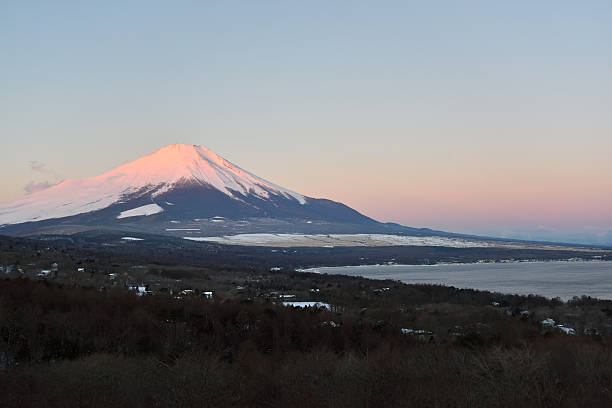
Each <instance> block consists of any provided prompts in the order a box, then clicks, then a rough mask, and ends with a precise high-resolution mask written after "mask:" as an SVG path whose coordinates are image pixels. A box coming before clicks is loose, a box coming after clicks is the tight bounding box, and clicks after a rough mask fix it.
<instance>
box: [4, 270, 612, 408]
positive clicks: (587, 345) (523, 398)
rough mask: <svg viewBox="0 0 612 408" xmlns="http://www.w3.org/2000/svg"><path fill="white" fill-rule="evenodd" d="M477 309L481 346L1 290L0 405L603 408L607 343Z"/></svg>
mask: <svg viewBox="0 0 612 408" xmlns="http://www.w3.org/2000/svg"><path fill="white" fill-rule="evenodd" d="M423 289H424V293H428V292H431V293H432V296H437V297H439V298H440V299H442V298H443V297H444V296H442V295H441V293H442V292H445V293H447V294H448V299H451V298H452V296H456V295H453V293H456V291H453V290H452V289H449V288H440V293H439V294H437V295H433V293H434V292H436V288H435V287H423ZM489 296H490V294H489ZM475 298H478V296H475ZM448 299H447V301H448ZM461 299H462V300H461V301H462V302H467V300H466V299H467V297H466V298H463V297H462V298H461ZM509 300H510V299H509ZM422 301H423V302H428V301H430V299H423V300H422ZM576 302H577V303H579V302H581V301H579V300H577V301H576ZM582 302H586V303H589V302H595V303H596V301H591V300H588V299H585V300H582ZM449 307H453V305H452V304H450V306H449ZM471 307H473V308H474V309H469V310H472V313H478V317H477V321H478V322H479V324H480V325H486V326H487V327H488V328H489V329H488V331H487V334H486V335H483V334H482V332H481V331H479V330H478V329H474V330H471V331H470V330H468V331H466V332H464V333H462V335H461V336H459V337H456V338H451V337H448V338H447V339H445V340H443V341H435V342H427V341H425V342H423V339H420V338H418V337H414V336H408V335H405V334H402V333H401V331H400V327H401V326H402V324H403V321H402V320H401V319H399V318H398V319H399V320H397V319H396V320H397V322H402V323H394V321H396V320H394V318H393V316H391V314H389V316H388V317H389V318H387V319H386V320H381V319H380V317H381V316H383V315H384V313H385V312H384V311H380V315H377V314H373V315H371V316H370V315H369V314H368V313H358V312H356V313H348V312H343V313H340V312H337V311H334V312H332V311H326V310H320V309H317V310H313V309H293V308H286V307H281V306H277V305H274V304H272V303H269V302H265V301H253V300H248V299H245V300H223V301H220V300H217V301H206V300H203V299H200V298H185V299H175V298H173V297H171V296H164V295H156V296H143V297H137V296H135V295H134V294H133V293H129V292H125V291H121V290H114V289H110V290H103V291H99V290H96V289H89V288H81V287H75V286H67V285H59V284H55V283H49V282H47V281H32V280H29V279H3V280H0V370H1V374H0V375H1V377H0V378H1V380H0V406H6V407H29V406H36V407H68V406H70V407H74V406H83V407H108V406H116V407H128V406H129V407H148V406H163V407H170V406H176V407H179V406H193V407H202V406H236V407H257V406H261V407H286V406H294V407H313V406H317V407H319V406H321V407H325V406H334V407H359V406H363V407H378V406H381V407H382V406H386V407H388V406H407V407H408V406H430V407H435V406H460V407H463V406H465V407H495V406H498V407H511V406H512V407H516V406H530V407H531V406H537V407H558V406H568V407H574V406H576V407H578V406H593V407H595V406H610V404H611V403H612V395H611V394H610V390H611V388H610V387H611V386H612V355H611V354H610V350H611V349H610V344H609V338H607V337H605V336H598V337H593V336H590V337H589V336H566V335H564V334H562V333H560V332H558V331H549V332H543V331H542V330H541V329H540V328H539V327H537V325H535V324H534V323H533V322H530V321H526V320H523V319H520V318H508V319H505V320H503V321H502V320H500V318H499V313H494V312H491V311H490V310H489V309H488V308H487V311H482V312H477V311H478V310H480V309H478V308H477V306H476V305H473V306H471ZM480 308H481V309H482V310H484V308H485V306H480ZM466 310H468V309H466ZM424 313H425V312H424ZM427 313H429V314H431V313H433V315H432V319H433V320H438V318H439V317H440V316H439V315H440V310H434V311H432V312H427Z"/></svg>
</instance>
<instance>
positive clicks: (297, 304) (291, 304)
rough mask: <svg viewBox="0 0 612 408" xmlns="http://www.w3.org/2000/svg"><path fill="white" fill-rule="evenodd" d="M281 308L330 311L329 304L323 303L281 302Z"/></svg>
mask: <svg viewBox="0 0 612 408" xmlns="http://www.w3.org/2000/svg"><path fill="white" fill-rule="evenodd" d="M283 306H288V307H301V308H304V307H318V308H322V309H327V310H331V306H330V305H329V303H323V302H283Z"/></svg>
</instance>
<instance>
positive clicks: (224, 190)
mask: <svg viewBox="0 0 612 408" xmlns="http://www.w3.org/2000/svg"><path fill="white" fill-rule="evenodd" d="M0 226H1V227H0V233H1V234H11V235H13V234H16V235H30V234H41V233H64V234H65V233H74V232H80V231H86V230H92V229H112V230H125V231H142V232H148V233H159V234H169V235H186V234H187V233H192V232H193V231H197V232H198V234H200V235H204V236H206V235H215V234H219V233H223V234H229V233H246V232H282V233H288V232H289V233H297V232H303V233H361V232H368V233H369V232H385V233H393V232H404V233H406V232H410V231H412V232H413V233H418V232H419V231H422V230H419V229H413V228H407V227H402V226H399V225H397V224H384V223H380V222H377V221H375V220H373V219H371V218H369V217H367V216H365V215H363V214H360V213H359V212H357V211H356V210H354V209H352V208H350V207H348V206H346V205H344V204H342V203H338V202H334V201H331V200H327V199H316V198H311V197H306V196H304V195H302V194H299V193H297V192H294V191H291V190H289V189H286V188H283V187H281V186H278V185H276V184H274V183H271V182H269V181H266V180H264V179H262V178H260V177H258V176H256V175H255V174H253V173H250V172H248V171H246V170H244V169H242V168H240V167H238V166H237V165H235V164H233V163H230V162H229V161H227V160H225V159H224V158H222V157H221V156H219V155H217V154H216V153H214V152H212V151H211V150H209V149H207V148H205V147H203V146H195V145H185V144H175V145H169V146H166V147H163V148H161V149H159V150H157V151H156V152H154V153H152V154H149V155H147V156H144V157H142V158H140V159H137V160H135V161H132V162H129V163H126V164H123V165H121V166H119V167H117V168H115V169H114V170H111V171H109V172H107V173H104V174H102V175H99V176H96V177H92V178H87V179H82V180H65V181H63V182H61V183H59V184H57V185H55V186H52V187H50V188H48V189H45V190H42V191H39V192H36V193H33V194H30V195H27V196H25V197H23V198H21V199H19V200H17V201H15V202H12V203H8V204H3V205H0ZM430 232H431V231H430Z"/></svg>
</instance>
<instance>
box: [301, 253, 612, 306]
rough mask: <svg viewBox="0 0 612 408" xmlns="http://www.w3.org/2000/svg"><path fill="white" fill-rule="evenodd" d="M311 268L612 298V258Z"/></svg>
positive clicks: (505, 290) (507, 290)
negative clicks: (582, 260)
mask: <svg viewBox="0 0 612 408" xmlns="http://www.w3.org/2000/svg"><path fill="white" fill-rule="evenodd" d="M305 271H309V272H318V273H328V274H341V275H349V276H363V277H365V278H371V279H393V280H399V281H402V282H404V283H428V284H439V285H447V286H455V287H458V288H473V289H480V290H489V291H493V292H501V293H518V294H521V295H528V294H532V293H533V294H538V295H542V296H546V297H549V298H553V297H557V296H558V297H560V298H561V299H563V300H567V299H571V298H572V297H574V296H582V295H587V296H591V297H596V298H600V299H612V262H514V263H479V264H442V265H364V266H338V267H320V268H312V269H306V270H305Z"/></svg>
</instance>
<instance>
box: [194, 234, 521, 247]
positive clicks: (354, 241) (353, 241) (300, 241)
mask: <svg viewBox="0 0 612 408" xmlns="http://www.w3.org/2000/svg"><path fill="white" fill-rule="evenodd" d="M184 238H185V239H188V240H191V241H205V242H217V243H220V244H226V245H247V246H273V247H306V246H308V247H327V248H331V247H337V246H340V247H346V246H369V247H370V246H443V247H452V248H488V247H496V246H503V247H510V246H511V244H508V243H493V242H487V241H477V240H469V239H464V238H450V237H436V236H430V237H411V236H401V235H388V234H312V235H309V234H239V235H224V236H221V237H184Z"/></svg>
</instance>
